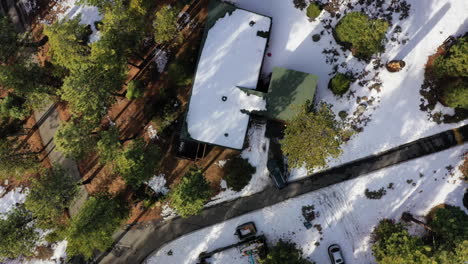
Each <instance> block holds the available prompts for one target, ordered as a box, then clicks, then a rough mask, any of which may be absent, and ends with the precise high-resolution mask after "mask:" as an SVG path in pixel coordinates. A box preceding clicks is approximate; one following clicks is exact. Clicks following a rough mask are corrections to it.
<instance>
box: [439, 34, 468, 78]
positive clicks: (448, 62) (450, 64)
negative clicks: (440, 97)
mask: <svg viewBox="0 0 468 264" xmlns="http://www.w3.org/2000/svg"><path fill="white" fill-rule="evenodd" d="M434 71H435V73H436V75H437V76H438V77H439V78H441V77H465V78H468V35H466V36H464V37H461V38H459V39H458V41H457V42H456V43H455V44H454V45H453V46H452V47H451V48H450V50H449V52H448V54H447V56H445V57H444V56H439V57H437V59H436V60H435V61H434ZM465 84H466V83H465Z"/></svg>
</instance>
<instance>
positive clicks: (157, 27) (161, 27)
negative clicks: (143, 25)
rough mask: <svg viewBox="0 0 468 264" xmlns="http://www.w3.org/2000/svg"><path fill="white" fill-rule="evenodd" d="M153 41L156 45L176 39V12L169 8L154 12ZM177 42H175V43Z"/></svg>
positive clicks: (177, 33) (177, 30)
mask: <svg viewBox="0 0 468 264" xmlns="http://www.w3.org/2000/svg"><path fill="white" fill-rule="evenodd" d="M153 29H154V39H155V41H156V43H165V42H168V41H170V40H173V39H174V38H178V35H179V29H178V24H177V11H176V10H175V8H171V7H170V6H164V7H162V8H161V9H160V10H158V11H157V12H156V17H155V19H154V22H153ZM177 41H178V40H176V42H177Z"/></svg>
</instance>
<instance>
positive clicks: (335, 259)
mask: <svg viewBox="0 0 468 264" xmlns="http://www.w3.org/2000/svg"><path fill="white" fill-rule="evenodd" d="M328 256H330V261H331V263H332V264H345V262H344V258H343V253H342V252H341V248H340V246H338V245H337V244H333V245H331V246H329V247H328Z"/></svg>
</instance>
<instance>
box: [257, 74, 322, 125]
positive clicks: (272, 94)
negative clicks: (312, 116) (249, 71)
mask: <svg viewBox="0 0 468 264" xmlns="http://www.w3.org/2000/svg"><path fill="white" fill-rule="evenodd" d="M317 81H318V77H317V76H316V75H313V74H309V73H304V72H299V71H295V70H289V69H285V68H280V67H275V68H274V69H273V73H272V76H271V82H270V87H269V89H268V93H267V94H266V95H265V97H266V101H267V110H266V111H262V112H261V113H259V114H260V115H264V116H266V117H268V118H270V119H276V120H283V121H288V120H291V119H292V118H293V117H294V116H295V115H296V114H297V112H298V111H299V110H300V107H301V106H303V105H304V104H306V103H307V102H313V100H314V95H315V90H316V88H317Z"/></svg>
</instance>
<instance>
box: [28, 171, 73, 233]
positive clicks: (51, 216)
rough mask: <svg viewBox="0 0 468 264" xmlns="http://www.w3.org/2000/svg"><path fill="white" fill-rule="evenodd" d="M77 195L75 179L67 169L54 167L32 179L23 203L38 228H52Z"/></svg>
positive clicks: (59, 221) (56, 224) (60, 220)
mask: <svg viewBox="0 0 468 264" xmlns="http://www.w3.org/2000/svg"><path fill="white" fill-rule="evenodd" d="M77 195H78V187H77V183H76V180H75V179H73V177H72V175H70V174H69V173H68V172H67V171H65V170H63V169H62V168H57V167H55V168H53V169H50V170H46V171H45V172H44V173H42V174H41V176H40V177H39V178H38V179H34V180H33V181H32V183H31V187H30V191H29V194H28V196H27V197H26V201H25V202H24V205H25V208H26V209H27V210H29V211H30V212H31V213H32V215H33V216H34V218H35V220H36V223H37V226H38V227H39V228H42V229H52V228H55V227H57V226H58V225H60V223H62V222H63V220H62V217H63V215H64V212H65V210H66V209H68V208H69V206H70V205H71V202H72V201H73V199H74V198H75V197H76V196H77Z"/></svg>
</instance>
